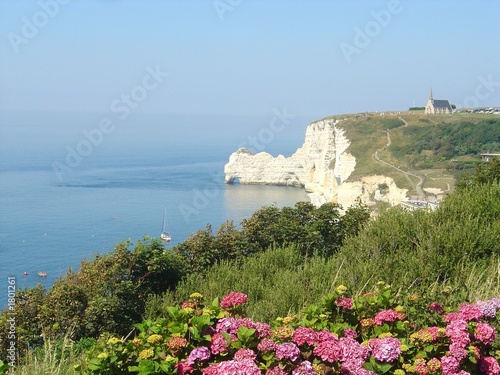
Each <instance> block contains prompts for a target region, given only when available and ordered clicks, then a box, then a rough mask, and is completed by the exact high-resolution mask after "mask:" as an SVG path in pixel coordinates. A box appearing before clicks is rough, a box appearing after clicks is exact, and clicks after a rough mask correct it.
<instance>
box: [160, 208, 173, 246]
mask: <svg viewBox="0 0 500 375" xmlns="http://www.w3.org/2000/svg"><path fill="white" fill-rule="evenodd" d="M166 218H167V209H165V211H164V212H163V226H162V228H161V234H160V238H161V239H162V240H163V241H165V242H166V243H169V242H170V241H171V240H172V237H171V236H170V234H168V232H167V222H166Z"/></svg>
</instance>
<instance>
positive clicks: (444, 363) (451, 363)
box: [441, 356, 460, 375]
mask: <svg viewBox="0 0 500 375" xmlns="http://www.w3.org/2000/svg"><path fill="white" fill-rule="evenodd" d="M441 369H442V370H443V375H454V374H456V373H457V372H458V370H459V369H460V362H459V361H458V359H456V358H455V357H449V356H444V357H442V358H441Z"/></svg>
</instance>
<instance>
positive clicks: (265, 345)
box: [257, 338, 278, 352]
mask: <svg viewBox="0 0 500 375" xmlns="http://www.w3.org/2000/svg"><path fill="white" fill-rule="evenodd" d="M277 346H278V345H277V344H276V342H274V340H271V339H268V338H265V339H263V340H262V341H261V342H259V343H258V344H257V350H259V351H261V352H274V351H275V350H276V347H277Z"/></svg>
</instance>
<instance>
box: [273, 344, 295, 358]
mask: <svg viewBox="0 0 500 375" xmlns="http://www.w3.org/2000/svg"><path fill="white" fill-rule="evenodd" d="M276 357H278V359H280V360H281V359H289V360H290V361H292V362H294V361H296V360H297V359H299V358H300V350H299V348H298V347H297V345H295V344H294V343H293V342H285V343H283V344H280V345H278V346H277V348H276Z"/></svg>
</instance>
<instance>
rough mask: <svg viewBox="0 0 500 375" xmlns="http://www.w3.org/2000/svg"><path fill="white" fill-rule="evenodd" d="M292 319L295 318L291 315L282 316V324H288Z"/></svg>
mask: <svg viewBox="0 0 500 375" xmlns="http://www.w3.org/2000/svg"><path fill="white" fill-rule="evenodd" d="M294 320H295V318H294V317H293V316H285V317H284V318H283V324H290V323H291V322H293V321H294Z"/></svg>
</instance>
